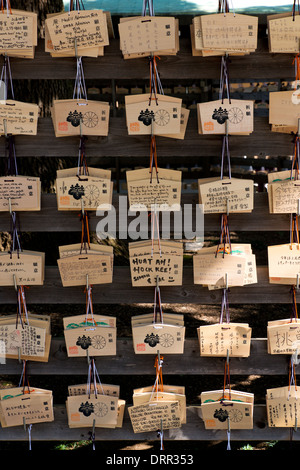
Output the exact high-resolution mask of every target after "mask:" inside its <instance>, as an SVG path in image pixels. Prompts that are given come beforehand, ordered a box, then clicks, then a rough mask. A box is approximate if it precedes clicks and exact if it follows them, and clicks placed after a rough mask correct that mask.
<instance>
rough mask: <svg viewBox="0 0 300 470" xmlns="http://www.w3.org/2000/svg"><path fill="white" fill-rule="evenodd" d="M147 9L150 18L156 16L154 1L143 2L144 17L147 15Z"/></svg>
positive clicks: (144, 0) (145, 0) (146, 0)
mask: <svg viewBox="0 0 300 470" xmlns="http://www.w3.org/2000/svg"><path fill="white" fill-rule="evenodd" d="M147 8H148V10H149V16H155V12H154V6H153V0H143V7H142V15H141V16H146V15H147Z"/></svg>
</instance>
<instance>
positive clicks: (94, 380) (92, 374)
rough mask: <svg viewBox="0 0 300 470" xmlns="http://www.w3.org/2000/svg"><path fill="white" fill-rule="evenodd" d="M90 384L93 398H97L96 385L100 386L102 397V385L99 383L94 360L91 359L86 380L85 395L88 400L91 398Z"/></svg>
mask: <svg viewBox="0 0 300 470" xmlns="http://www.w3.org/2000/svg"><path fill="white" fill-rule="evenodd" d="M91 384H93V385H94V395H95V398H97V397H98V386H97V384H99V385H100V388H101V390H102V395H105V393H104V389H103V386H102V383H101V381H100V377H99V374H98V371H97V368H96V365H95V359H91V362H90V364H89V369H88V378H87V395H88V397H89V398H90V397H91Z"/></svg>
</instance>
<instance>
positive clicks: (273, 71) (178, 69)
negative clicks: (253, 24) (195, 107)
mask: <svg viewBox="0 0 300 470" xmlns="http://www.w3.org/2000/svg"><path fill="white" fill-rule="evenodd" d="M230 60H231V63H230V78H231V79H245V80H260V79H263V80H274V79H276V78H285V79H288V78H292V79H294V76H295V72H294V66H293V63H292V62H293V55H292V54H271V53H269V51H268V40H267V36H266V30H265V29H264V30H262V33H261V37H260V38H259V43H258V47H257V50H256V51H255V52H254V53H252V54H250V55H246V56H243V57H234V56H232V57H230ZM83 67H84V74H85V78H86V79H94V80H105V81H107V80H110V79H116V80H132V79H138V78H139V79H145V80H148V77H149V66H148V59H147V58H143V59H134V60H133V59H131V60H124V59H123V56H122V54H121V51H120V45H119V39H112V40H111V41H110V45H109V46H107V47H105V51H104V56H103V57H99V58H85V57H84V58H83ZM158 69H159V73H160V77H161V79H162V80H169V79H170V80H177V79H179V80H180V79H181V80H183V79H187V80H195V79H196V80H197V79H219V77H220V58H219V57H205V58H203V57H193V56H192V48H191V41H190V38H188V37H185V38H180V51H179V52H178V54H177V55H176V56H161V58H160V60H159V64H158ZM11 70H12V76H13V78H14V79H37V78H38V79H40V80H41V79H48V80H51V79H75V76H76V60H75V58H52V57H51V56H50V54H48V53H46V52H45V47H44V41H43V40H40V41H39V44H38V47H37V48H36V52H35V58H34V59H33V60H28V59H19V58H12V59H11Z"/></svg>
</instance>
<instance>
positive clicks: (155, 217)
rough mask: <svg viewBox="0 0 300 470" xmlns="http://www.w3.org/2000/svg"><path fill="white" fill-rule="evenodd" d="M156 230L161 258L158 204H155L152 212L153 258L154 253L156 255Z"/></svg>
mask: <svg viewBox="0 0 300 470" xmlns="http://www.w3.org/2000/svg"><path fill="white" fill-rule="evenodd" d="M155 228H156V232H157V240H158V248H159V256H161V243H160V233H159V219H158V214H157V209H156V202H155V203H154V208H153V207H152V211H151V257H153V253H154V240H155Z"/></svg>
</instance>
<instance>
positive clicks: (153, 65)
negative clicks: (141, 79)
mask: <svg viewBox="0 0 300 470" xmlns="http://www.w3.org/2000/svg"><path fill="white" fill-rule="evenodd" d="M157 59H159V60H160V57H159V56H155V55H151V56H150V57H149V68H150V79H149V80H150V96H149V106H151V103H152V100H154V101H155V103H156V104H158V99H157V94H160V95H163V94H164V90H163V86H162V83H161V80H160V76H159V73H158V68H157V62H156V61H157ZM153 96H154V97H153Z"/></svg>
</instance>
